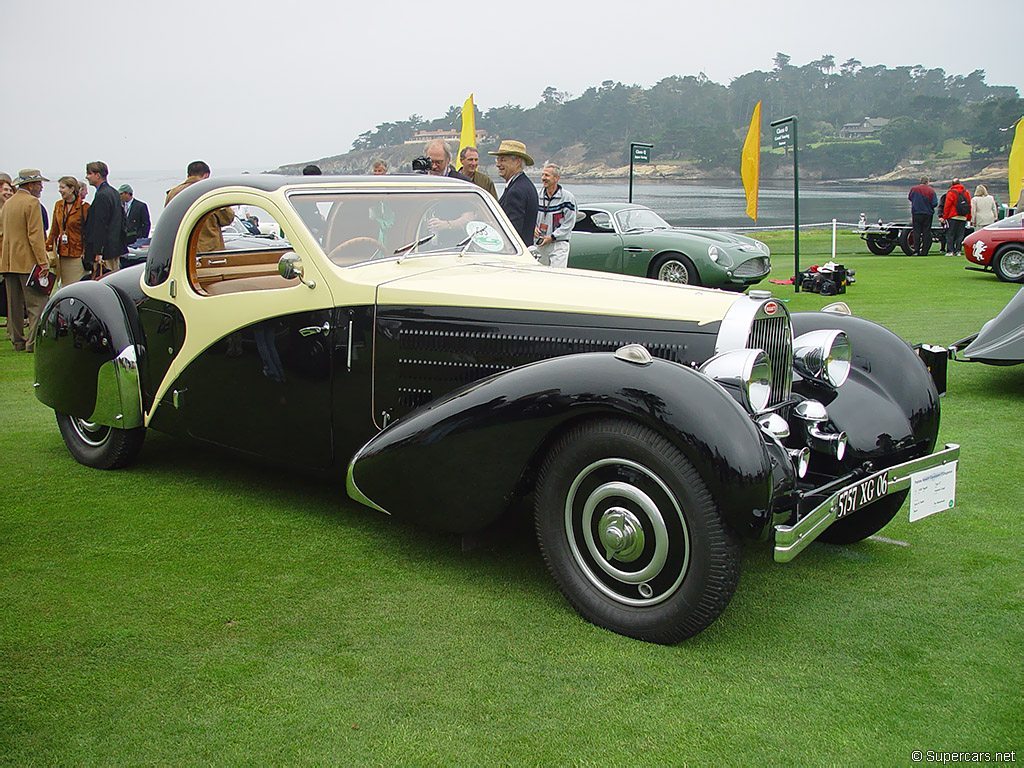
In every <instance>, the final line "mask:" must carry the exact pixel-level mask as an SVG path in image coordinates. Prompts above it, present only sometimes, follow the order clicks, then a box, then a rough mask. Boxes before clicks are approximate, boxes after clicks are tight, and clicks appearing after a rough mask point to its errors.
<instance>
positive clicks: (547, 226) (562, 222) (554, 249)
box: [534, 163, 576, 269]
mask: <svg viewBox="0 0 1024 768" xmlns="http://www.w3.org/2000/svg"><path fill="white" fill-rule="evenodd" d="M561 178H562V170H561V168H559V167H558V166H557V165H555V164H554V163H545V164H544V170H543V172H542V173H541V175H540V180H541V183H542V184H543V185H544V186H543V189H542V190H541V195H540V199H539V200H538V206H537V227H536V229H535V230H534V237H535V241H534V242H535V243H536V245H537V257H538V258H537V260H538V261H540V263H541V264H544V265H545V266H550V267H559V268H562V269H564V268H565V267H567V266H568V265H569V238H570V236H571V235H572V228H573V227H574V226H575V225H576V198H575V197H574V196H573V194H572V192H570V191H569V190H567V189H564V188H563V187H562V185H561V184H559V183H558V182H559V180H560V179H561Z"/></svg>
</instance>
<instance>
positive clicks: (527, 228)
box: [487, 139, 537, 245]
mask: <svg viewBox="0 0 1024 768" xmlns="http://www.w3.org/2000/svg"><path fill="white" fill-rule="evenodd" d="M487 154H489V155H494V156H495V157H496V158H497V166H498V173H499V174H501V178H503V179H504V180H505V191H504V192H502V193H501V198H500V199H499V200H498V204H499V205H501V208H502V210H503V211H505V215H506V216H508V218H509V221H511V222H512V226H513V227H515V228H516V232H518V233H519V236H520V237H521V238H522V239H523V242H524V243H526V244H527V245H533V244H534V228H535V227H536V226H537V188H536V187H535V186H533V182H532V181H530V180H529V179H528V178H527V177H526V174H525V173H523V165H524V164H525V165H533V158H532V157H530V155H529V153H527V151H526V145H525V144H523V142H521V141H509V140H507V139H506V140H505V141H503V142H501V144H500V145H499V146H498V151H497V152H488V153H487Z"/></svg>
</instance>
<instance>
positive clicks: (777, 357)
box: [747, 312, 793, 406]
mask: <svg viewBox="0 0 1024 768" xmlns="http://www.w3.org/2000/svg"><path fill="white" fill-rule="evenodd" d="M747 347H748V348H750V349H761V350H764V353H765V354H766V355H768V359H769V360H770V361H771V366H772V396H771V399H770V400H769V401H768V405H769V406H773V405H778V404H779V403H781V402H782V401H784V400H786V399H788V398H789V395H790V392H791V391H792V388H793V331H792V329H791V328H790V325H789V315H788V314H786V313H785V312H783V313H781V314H779V315H777V316H775V317H758V318H756V319H755V320H754V322H753V323H751V326H750V335H749V336H748V337H747Z"/></svg>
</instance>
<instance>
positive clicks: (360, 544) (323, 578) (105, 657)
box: [0, 233, 1024, 766]
mask: <svg viewBox="0 0 1024 768" xmlns="http://www.w3.org/2000/svg"><path fill="white" fill-rule="evenodd" d="M791 238H792V235H791V233H781V234H778V235H774V236H772V238H771V240H770V243H771V245H772V248H773V251H774V253H775V264H776V268H775V272H774V275H773V276H775V277H787V276H789V275H791V274H792V263H791V250H789V249H790V245H791ZM802 250H803V253H804V257H803V259H802V261H803V263H804V265H805V266H806V265H809V264H811V263H823V262H824V261H825V260H827V255H826V254H827V239H826V237H825V236H824V235H822V234H815V235H807V236H806V237H805V238H804V239H803V241H802ZM787 252H788V253H789V254H790V255H789V256H787V255H786V254H787ZM839 256H840V260H841V261H843V262H844V263H845V264H846V265H847V266H852V267H854V268H855V269H856V270H857V283H856V285H854V286H852V287H851V289H850V291H849V293H848V294H847V295H846V296H845V297H842V298H844V299H845V300H846V301H847V302H848V303H849V304H850V305H851V307H852V308H853V310H854V311H855V313H857V314H859V315H862V316H865V317H868V318H871V319H874V320H877V321H879V322H881V323H883V324H885V325H887V326H888V327H890V328H892V329H893V330H895V331H896V332H898V333H899V334H900V335H902V336H903V337H904V338H906V339H908V340H910V341H930V342H934V343H941V344H948V343H950V342H952V341H954V340H955V339H958V338H960V337H962V336H965V335H967V334H968V333H971V332H973V331H975V330H977V329H978V328H979V327H980V325H981V324H982V322H984V321H985V320H987V319H988V318H989V317H991V316H992V315H993V314H995V312H997V311H998V310H999V309H1000V308H1001V307H1002V306H1003V305H1004V304H1005V303H1006V301H1007V300H1008V299H1009V298H1010V297H1011V295H1013V293H1014V291H1015V290H1016V288H1015V287H1014V286H1010V285H1006V284H1004V283H999V282H998V281H997V280H996V279H995V278H994V277H993V276H991V275H983V274H979V273H974V272H965V271H964V270H963V265H964V262H963V260H961V259H949V258H945V257H942V256H932V257H928V258H914V259H912V258H906V257H903V256H889V257H878V256H871V255H869V254H868V253H867V250H866V248H864V246H863V243H861V242H860V240H859V239H857V238H856V237H854V236H850V235H844V236H843V238H842V241H841V244H840V252H839ZM764 287H767V284H766V285H765V286H764ZM772 288H773V289H774V290H775V291H776V295H779V296H781V297H782V298H785V299H787V300H788V305H789V307H790V308H791V309H794V310H798V309H807V308H816V307H820V306H822V305H823V304H825V303H828V302H829V301H831V300H832V299H829V298H823V297H821V296H817V295H814V294H799V295H794V294H793V293H792V287H791V286H786V287H783V286H772ZM2 347H3V348H2V350H0V414H2V419H3V426H4V428H3V430H2V434H0V455H2V456H3V457H4V461H3V472H2V476H3V481H2V482H3V485H2V501H0V763H3V764H9V765H54V764H61V765H64V764H67V765H94V764H100V765H102V764H164V765H167V764H196V763H200V764H216V765H240V764H245V765H261V764H281V763H306V764H333V765H364V764H368V765H375V764H380V765H559V764H570V765H595V766H598V765H599V766H633V765H651V766H662V765H683V764H766V765H787V764H814V765H819V764H842V765H848V764H850V765H872V766H874V765H910V764H911V754H912V752H913V751H914V750H922V751H927V750H935V751H989V752H996V751H1009V750H1017V756H1016V757H1017V760H1018V761H1019V760H1021V759H1024V753H1022V750H1024V696H1022V690H1024V664H1022V660H1024V594H1022V592H1024V587H1022V584H1024V568H1022V560H1024V558H1022V555H1024V546H1022V540H1024V523H1022V518H1021V509H1022V508H1024V490H1022V488H1021V482H1020V474H1021V468H1022V461H1021V457H1022V455H1024V451H1022V448H1021V444H1022V436H1021V432H1020V431H1019V430H1021V427H1022V421H1021V410H1022V409H1021V406H1022V403H1024V366H1017V367H1009V368H992V367H985V366H979V365H967V364H955V365H951V369H950V375H949V394H948V395H947V396H946V397H945V398H944V400H943V403H942V405H943V421H942V430H941V434H940V440H945V441H952V442H959V443H960V444H961V445H962V456H961V462H960V473H959V481H958V488H957V507H956V509H954V510H953V511H951V512H948V513H942V514H940V515H936V516H934V517H930V518H927V519H926V520H923V521H920V522H917V523H914V524H910V523H908V522H907V519H906V511H905V510H904V512H903V513H901V516H900V517H898V518H897V520H896V521H894V522H893V523H892V524H890V525H889V526H888V527H887V528H886V529H885V530H884V531H883V532H882V536H883V537H884V539H881V540H869V541H866V542H863V543H861V544H858V545H855V546H848V547H829V546H826V545H818V544H815V545H812V546H811V547H810V548H809V549H808V550H807V551H806V552H804V553H803V554H802V555H801V556H800V557H798V558H797V559H796V560H795V561H794V562H792V563H789V564H786V565H778V564H775V563H774V562H772V558H771V552H770V547H768V546H766V545H759V544H754V543H751V544H747V545H745V547H744V552H743V562H742V567H743V574H742V577H741V581H740V586H739V589H738V591H737V593H736V597H735V599H734V600H733V601H732V603H731V605H730V606H729V608H728V609H727V610H726V611H725V613H724V614H723V615H722V617H721V618H720V619H719V620H718V622H717V623H715V624H714V625H713V626H712V627H711V628H710V629H708V630H707V631H705V632H704V633H703V634H701V635H700V636H698V637H696V638H694V639H692V640H690V641H688V642H686V643H684V644H681V645H679V646H675V647H660V646H654V645H649V644H645V643H642V642H638V641H635V640H628V639H626V638H623V637H620V636H617V635H614V634H612V633H610V632H607V631H604V630H601V629H598V628H596V627H593V626H591V625H589V624H587V623H586V622H584V621H583V620H582V619H580V618H579V617H578V616H577V614H576V613H575V612H574V611H573V610H572V608H570V606H569V605H568V604H567V603H566V602H565V601H564V600H563V599H562V598H561V596H560V595H559V593H558V591H557V589H556V587H555V586H554V583H553V582H552V581H551V579H549V577H548V576H547V574H546V572H545V569H544V566H543V563H542V561H541V558H540V556H539V554H538V552H537V548H536V545H535V544H534V542H533V539H532V532H531V529H530V526H529V525H528V524H525V525H523V526H521V527H520V528H519V529H517V530H514V531H513V532H512V533H511V534H509V536H508V538H507V540H506V541H503V542H501V543H496V544H493V545H489V546H486V547H483V548H481V549H477V550H474V551H472V552H469V553H463V552H462V551H461V550H460V542H459V541H458V540H457V539H454V538H450V537H447V536H442V535H437V534H433V533H427V532H424V531H422V530H418V529H416V528H413V527H410V526H406V525H402V524H398V523H396V522H395V521H393V520H390V519H388V518H387V517H385V516H383V515H379V514H378V513H375V512H373V511H370V510H368V509H364V508H362V507H359V506H358V505H356V504H354V503H353V502H351V501H349V500H347V497H346V496H345V493H344V488H343V487H342V486H339V485H333V484H330V483H326V482H321V481H317V480H311V479H308V478H304V477H302V476H300V475H295V474H293V473H291V472H284V471H278V470H274V469H268V468H267V467H261V466H255V465H252V464H248V463H245V462H243V461H241V460H238V459H235V458H234V457H232V456H230V455H226V454H223V453H219V452H216V451H213V450H208V449H206V448H203V447H201V446H197V445H195V444H190V443H185V442H179V441H175V440H172V439H170V438H167V437H164V436H161V435H159V434H151V435H149V436H148V437H147V442H146V445H145V447H144V449H143V452H142V455H141V459H140V461H139V463H138V464H137V465H135V466H134V467H132V468H130V469H128V470H122V471H117V472H100V471H96V470H89V469H86V468H84V467H81V466H79V465H78V464H76V463H75V462H74V461H73V460H72V459H71V458H70V456H69V455H68V453H67V451H66V450H65V449H64V446H63V444H62V442H61V439H60V436H59V434H58V432H57V428H56V425H55V423H54V420H53V416H52V414H51V413H50V412H49V411H47V410H46V409H45V408H44V407H43V406H42V405H40V404H39V403H38V402H37V401H36V400H35V398H34V397H33V395H32V369H31V365H32V359H31V357H30V356H27V355H24V354H16V353H14V352H12V351H11V350H10V345H9V344H8V343H7V342H6V341H4V342H3V345H2Z"/></svg>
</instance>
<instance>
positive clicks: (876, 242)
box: [865, 235, 896, 256]
mask: <svg viewBox="0 0 1024 768" xmlns="http://www.w3.org/2000/svg"><path fill="white" fill-rule="evenodd" d="M865 242H866V243H867V244H868V250H869V251H871V252H872V253H873V254H875V256H888V255H889V254H890V253H892V252H893V251H894V250H896V241H895V240H894V239H892V238H891V237H886V236H884V235H868V236H867V237H866V238H865Z"/></svg>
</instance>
